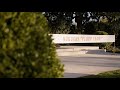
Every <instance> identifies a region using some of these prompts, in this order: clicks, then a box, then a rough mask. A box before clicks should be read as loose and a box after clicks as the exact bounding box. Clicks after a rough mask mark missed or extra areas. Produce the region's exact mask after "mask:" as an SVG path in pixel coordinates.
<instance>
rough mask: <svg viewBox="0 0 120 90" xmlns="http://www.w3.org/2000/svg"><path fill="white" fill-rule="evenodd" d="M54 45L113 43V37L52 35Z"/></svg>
mask: <svg viewBox="0 0 120 90" xmlns="http://www.w3.org/2000/svg"><path fill="white" fill-rule="evenodd" d="M52 39H53V42H54V43H59V44H62V43H106V42H115V35H78V34H52Z"/></svg>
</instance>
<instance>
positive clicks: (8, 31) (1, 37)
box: [0, 12, 64, 78]
mask: <svg viewBox="0 0 120 90" xmlns="http://www.w3.org/2000/svg"><path fill="white" fill-rule="evenodd" d="M48 29H49V28H48V26H47V20H46V19H45V17H44V16H43V15H42V14H41V13H39V12H0V41H1V43H0V47H1V48H0V77H5V78H57V77H62V76H63V71H64V70H63V65H62V64H61V63H60V61H59V59H58V58H57V56H56V50H55V45H54V43H53V42H52V39H51V36H50V35H49V32H48Z"/></svg>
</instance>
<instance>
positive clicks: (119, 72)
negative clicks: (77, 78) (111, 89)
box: [81, 70, 120, 78]
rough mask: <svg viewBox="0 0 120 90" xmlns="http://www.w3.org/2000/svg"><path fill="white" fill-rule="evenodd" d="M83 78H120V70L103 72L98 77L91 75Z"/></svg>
mask: <svg viewBox="0 0 120 90" xmlns="http://www.w3.org/2000/svg"><path fill="white" fill-rule="evenodd" d="M81 78H120V70H114V71H108V72H103V73H99V74H97V75H89V76H84V77H81Z"/></svg>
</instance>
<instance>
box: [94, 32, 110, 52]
mask: <svg viewBox="0 0 120 90" xmlns="http://www.w3.org/2000/svg"><path fill="white" fill-rule="evenodd" d="M96 34H97V35H108V33H107V32H105V31H97V32H96ZM97 45H99V47H100V48H101V49H107V50H108V49H109V48H110V46H111V45H112V43H110V42H107V43H100V44H97Z"/></svg>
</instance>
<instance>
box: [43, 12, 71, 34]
mask: <svg viewBox="0 0 120 90" xmlns="http://www.w3.org/2000/svg"><path fill="white" fill-rule="evenodd" d="M44 15H45V17H46V18H47V20H48V25H49V27H50V28H51V29H50V32H51V33H54V34H56V33H69V32H70V26H71V24H72V18H73V14H72V12H45V14H44Z"/></svg>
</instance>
